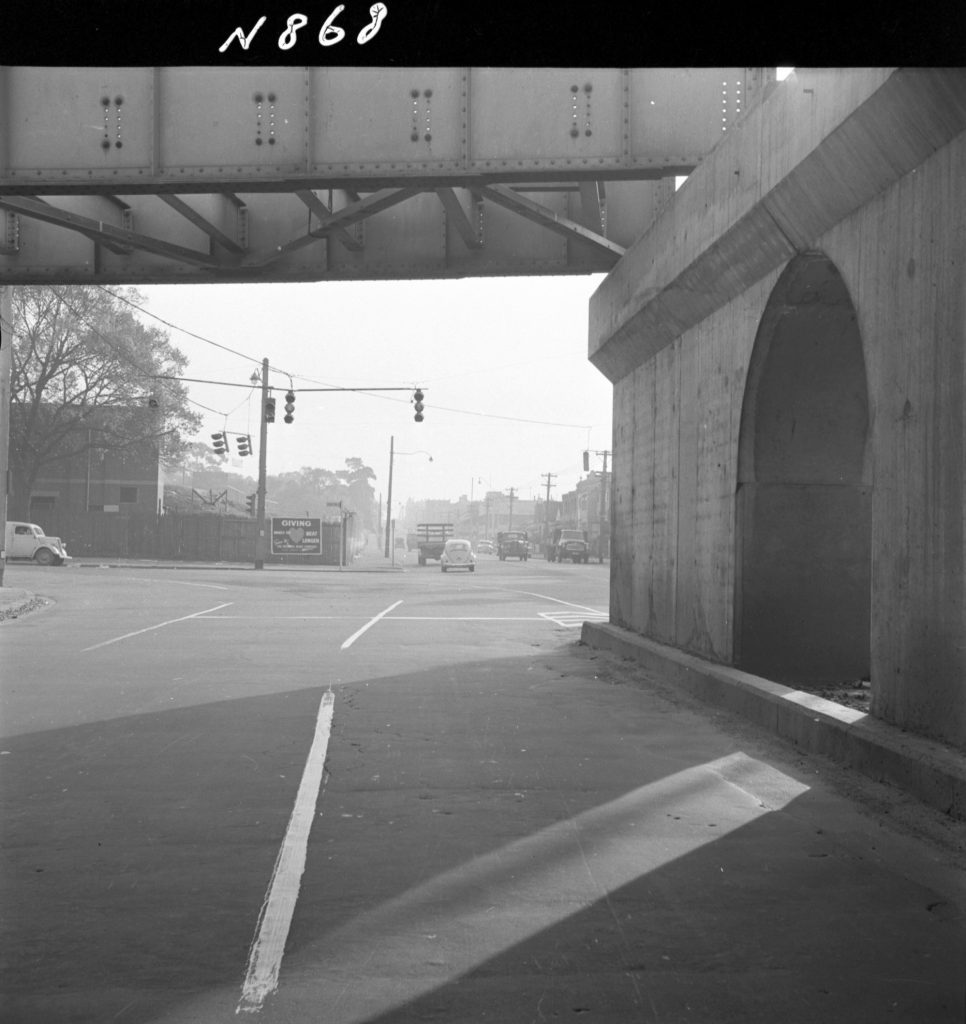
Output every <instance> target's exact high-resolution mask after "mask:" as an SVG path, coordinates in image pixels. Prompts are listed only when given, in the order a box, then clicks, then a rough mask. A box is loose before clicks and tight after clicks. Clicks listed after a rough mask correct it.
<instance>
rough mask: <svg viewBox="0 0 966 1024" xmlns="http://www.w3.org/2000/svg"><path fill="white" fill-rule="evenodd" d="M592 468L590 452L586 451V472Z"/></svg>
mask: <svg viewBox="0 0 966 1024" xmlns="http://www.w3.org/2000/svg"><path fill="white" fill-rule="evenodd" d="M589 469H590V452H584V472H585V473H586V472H587V471H588V470H589Z"/></svg>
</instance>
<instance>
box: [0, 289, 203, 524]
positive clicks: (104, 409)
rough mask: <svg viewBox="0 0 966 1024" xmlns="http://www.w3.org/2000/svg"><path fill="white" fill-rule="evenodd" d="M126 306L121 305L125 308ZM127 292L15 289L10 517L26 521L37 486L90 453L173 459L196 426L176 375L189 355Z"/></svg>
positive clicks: (198, 422)
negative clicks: (49, 472)
mask: <svg viewBox="0 0 966 1024" xmlns="http://www.w3.org/2000/svg"><path fill="white" fill-rule="evenodd" d="M125 300H127V301H125ZM142 301H143V300H142V299H141V297H140V296H139V295H138V293H137V292H136V291H134V290H133V289H119V288H115V289H108V288H102V287H99V286H91V285H65V286H60V287H53V288H51V287H36V286H28V287H21V288H14V290H13V336H14V337H13V372H12V378H11V389H10V390H11V410H10V413H11V414H10V469H11V476H12V488H11V493H10V503H11V517H12V518H18V517H19V518H26V516H27V506H28V504H29V500H30V493H31V490H32V489H33V485H34V482H35V481H36V480H37V478H38V476H40V475H41V472H42V471H43V470H44V469H45V468H46V467H48V466H50V465H51V464H52V463H55V462H57V461H59V460H61V459H66V458H71V457H73V456H76V455H81V454H84V453H85V452H88V451H90V450H92V449H96V450H98V451H102V452H103V451H112V452H118V453H130V454H132V455H138V456H141V457H144V456H145V455H148V456H153V453H154V452H158V454H159V456H160V458H161V461H162V462H163V463H171V462H172V461H177V458H178V456H179V454H180V452H181V450H182V448H183V447H184V444H185V440H184V438H185V437H186V436H189V435H191V434H193V433H194V432H196V431H197V430H198V429H199V428H200V426H201V417H200V416H199V415H198V414H197V413H193V412H192V411H191V410H190V409H189V408H188V398H187V391H186V389H185V387H184V385H183V384H181V383H179V382H177V381H172V380H164V381H162V380H156V379H154V378H156V377H159V376H180V375H181V374H182V373H183V372H184V369H185V367H186V366H187V358H186V357H185V356H184V355H183V354H182V353H181V352H180V351H178V349H177V348H175V347H174V346H173V345H172V344H171V343H170V341H169V339H168V335H167V333H166V332H164V331H162V330H159V329H158V328H154V327H147V326H145V325H144V324H142V323H141V322H140V321H139V320H138V319H137V318H136V316H135V314H134V308H133V305H132V304H137V303H139V302H142Z"/></svg>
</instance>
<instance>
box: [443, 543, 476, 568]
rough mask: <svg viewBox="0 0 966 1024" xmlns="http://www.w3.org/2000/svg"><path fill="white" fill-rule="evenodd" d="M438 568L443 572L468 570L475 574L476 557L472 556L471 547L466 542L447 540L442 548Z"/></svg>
mask: <svg viewBox="0 0 966 1024" xmlns="http://www.w3.org/2000/svg"><path fill="white" fill-rule="evenodd" d="M439 567H440V569H441V570H442V571H443V572H446V571H447V570H448V569H469V571H470V572H475V571H476V555H474V554H473V546H472V545H471V544H470V542H469V541H468V540H453V539H450V540H448V541H447V542H446V544H445V545H444V547H443V553H442V555H441V556H440V559H439Z"/></svg>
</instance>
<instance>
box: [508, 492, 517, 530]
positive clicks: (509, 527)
mask: <svg viewBox="0 0 966 1024" xmlns="http://www.w3.org/2000/svg"><path fill="white" fill-rule="evenodd" d="M516 496H517V492H516V489H515V488H513V487H511V488H510V493H509V495H508V497H509V499H510V516H509V518H508V519H507V523H506V528H507V530H508V531H509V530H512V529H513V499H514V498H515V497H516Z"/></svg>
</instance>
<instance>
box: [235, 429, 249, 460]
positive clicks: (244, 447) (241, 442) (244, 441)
mask: <svg viewBox="0 0 966 1024" xmlns="http://www.w3.org/2000/svg"><path fill="white" fill-rule="evenodd" d="M235 440H236V443H237V444H238V454H239V455H251V453H252V439H251V438H250V437H249V436H248V434H239V435H238V437H237V438H236V439H235Z"/></svg>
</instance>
